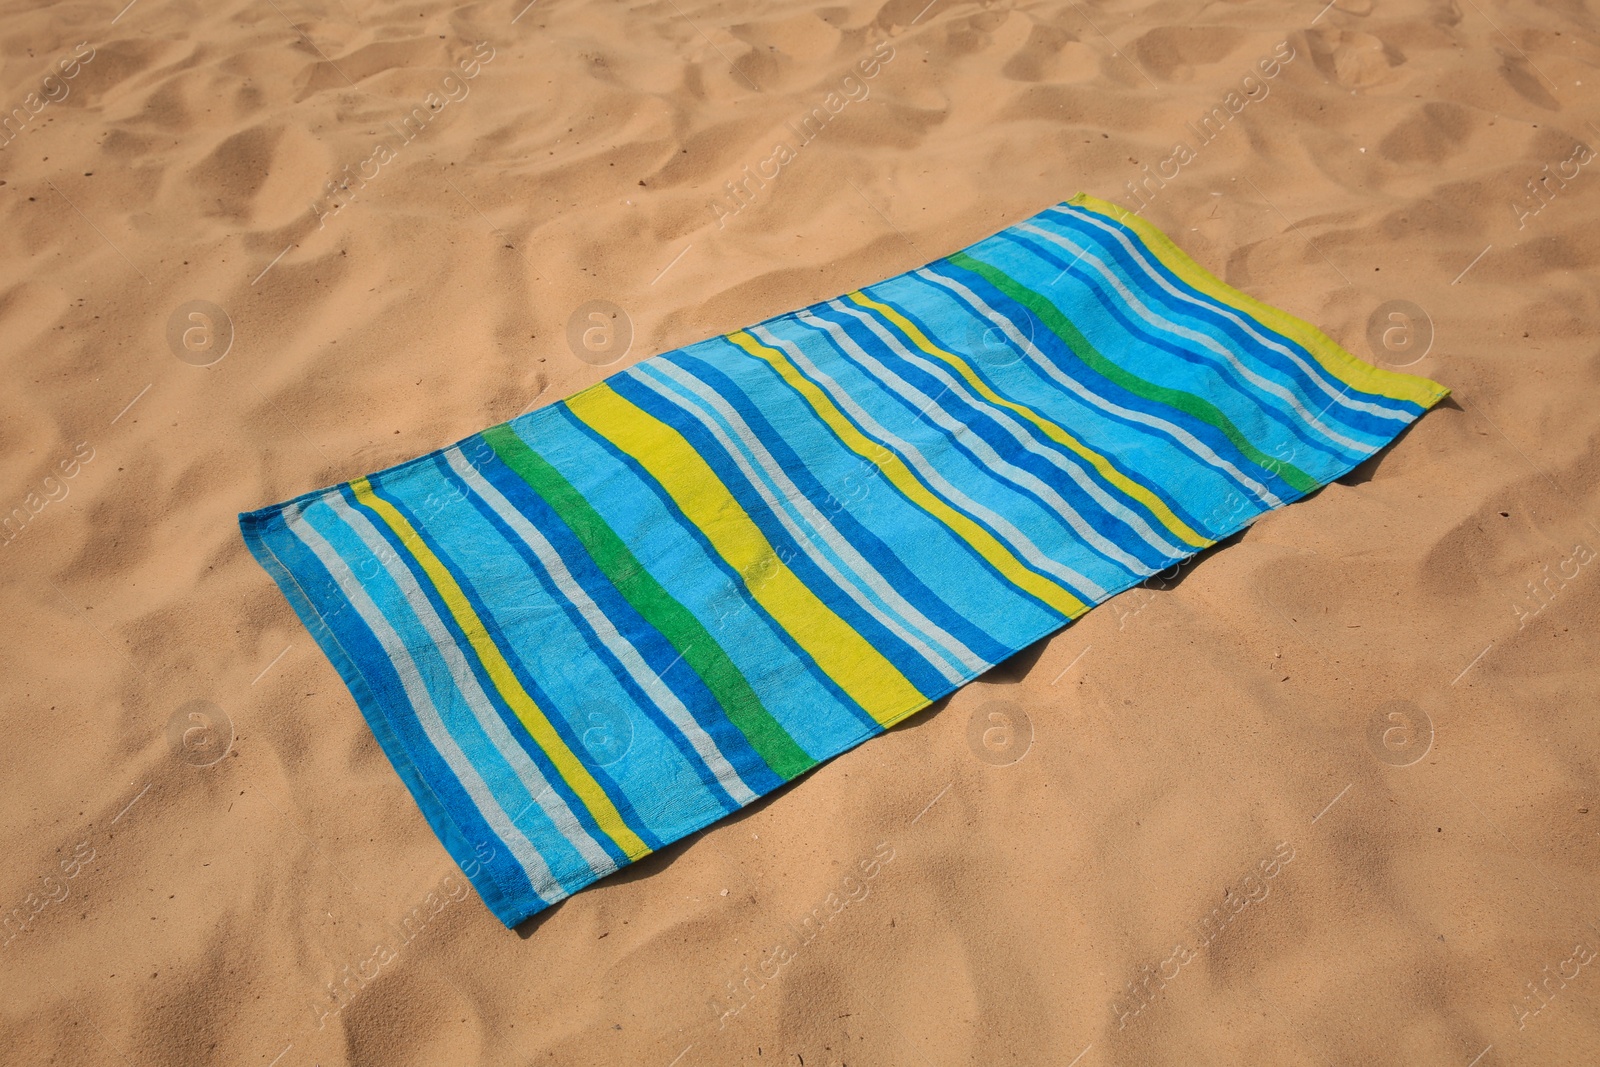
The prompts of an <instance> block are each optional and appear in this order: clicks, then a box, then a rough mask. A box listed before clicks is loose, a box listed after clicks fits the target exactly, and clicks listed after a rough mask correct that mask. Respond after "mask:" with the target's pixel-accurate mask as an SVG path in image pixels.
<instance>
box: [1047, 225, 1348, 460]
mask: <svg viewBox="0 0 1600 1067" xmlns="http://www.w3.org/2000/svg"><path fill="white" fill-rule="evenodd" d="M1018 229H1021V230H1026V231H1027V232H1028V233H1032V234H1037V235H1038V236H1040V237H1043V238H1044V239H1045V240H1046V241H1049V242H1050V243H1051V244H1053V245H1055V246H1056V247H1058V248H1064V249H1067V250H1068V251H1070V252H1076V253H1077V254H1078V256H1077V259H1076V260H1075V261H1074V262H1082V263H1088V264H1091V265H1093V266H1094V269H1095V273H1097V274H1099V275H1100V277H1102V278H1104V279H1105V280H1106V281H1107V282H1109V283H1111V285H1112V286H1113V287H1115V289H1116V290H1117V292H1118V293H1119V294H1120V295H1121V296H1122V297H1123V299H1124V302H1125V303H1126V304H1127V305H1128V306H1129V307H1131V308H1132V309H1133V310H1134V311H1135V312H1137V313H1138V315H1139V317H1140V318H1141V319H1144V321H1145V322H1148V323H1149V324H1150V325H1151V326H1154V327H1155V328H1156V329H1158V330H1164V331H1166V332H1169V333H1175V334H1177V335H1178V336H1179V337H1183V338H1186V339H1188V340H1190V341H1193V342H1195V343H1196V344H1198V345H1200V346H1202V347H1204V348H1208V349H1210V350H1211V351H1212V352H1215V353H1216V354H1217V355H1219V356H1221V357H1222V358H1223V359H1225V360H1227V361H1228V363H1229V364H1230V365H1231V366H1232V367H1233V368H1234V369H1235V370H1237V371H1238V372H1239V373H1240V374H1242V375H1243V376H1244V377H1245V379H1246V380H1247V381H1248V382H1250V384H1251V385H1254V386H1255V387H1256V388H1257V389H1260V390H1261V391H1263V392H1265V393H1270V394H1271V395H1272V396H1275V397H1277V398H1278V399H1279V400H1282V401H1283V402H1284V403H1286V404H1288V405H1289V406H1290V407H1291V408H1293V409H1294V410H1295V413H1296V414H1298V415H1299V416H1300V418H1301V420H1302V421H1303V422H1305V423H1306V424H1307V425H1310V426H1315V427H1316V428H1317V429H1318V430H1319V431H1320V432H1321V433H1322V436H1324V437H1326V438H1327V439H1328V440H1330V441H1334V442H1337V443H1338V444H1341V445H1343V446H1344V447H1346V448H1348V449H1350V450H1351V451H1353V452H1356V453H1358V454H1360V455H1368V454H1369V453H1371V452H1372V446H1371V445H1368V444H1364V443H1363V442H1361V441H1355V440H1352V439H1350V438H1348V437H1346V436H1345V435H1344V434H1342V433H1339V432H1338V431H1336V430H1334V429H1332V428H1330V427H1328V426H1327V425H1325V424H1324V423H1323V422H1322V420H1321V419H1319V418H1317V416H1315V415H1313V414H1312V413H1311V412H1310V411H1308V410H1307V409H1306V406H1305V405H1304V404H1302V403H1300V398H1299V397H1297V396H1295V395H1294V394H1293V393H1292V392H1290V391H1289V390H1288V389H1285V388H1284V387H1283V386H1281V385H1279V384H1278V383H1277V382H1274V381H1271V380H1269V379H1267V378H1263V377H1261V375H1259V374H1257V373H1256V372H1255V371H1253V370H1251V369H1250V368H1249V367H1247V366H1245V365H1244V363H1243V362H1242V361H1241V360H1240V359H1239V357H1238V356H1236V355H1234V354H1233V353H1232V352H1230V351H1228V350H1227V349H1226V348H1224V347H1223V346H1222V345H1220V344H1218V343H1217V341H1216V340H1215V339H1214V338H1212V337H1209V336H1207V335H1206V334H1203V333H1200V332H1199V331H1198V330H1191V329H1189V328H1188V327H1187V326H1180V325H1178V324H1177V323H1176V322H1173V321H1172V320H1171V319H1168V318H1166V317H1164V316H1162V315H1160V314H1157V313H1156V312H1154V311H1152V310H1151V309H1150V308H1149V307H1147V306H1146V305H1145V303H1144V301H1142V300H1140V299H1139V297H1138V295H1137V294H1135V293H1134V292H1133V291H1132V290H1131V289H1129V288H1128V287H1127V286H1126V285H1124V284H1123V282H1122V279H1121V278H1118V277H1117V276H1116V275H1115V274H1113V273H1112V271H1111V269H1110V268H1109V267H1107V266H1106V264H1105V263H1104V262H1103V261H1102V260H1101V259H1100V258H1099V257H1098V256H1096V255H1095V254H1094V253H1092V252H1090V251H1089V250H1088V249H1087V248H1081V247H1079V246H1078V245H1077V244H1076V243H1075V242H1073V241H1072V240H1071V239H1069V238H1066V237H1062V236H1060V235H1059V234H1054V233H1051V232H1050V231H1049V230H1042V229H1040V228H1039V227H1037V226H1034V225H1031V224H1029V223H1024V224H1023V225H1021V226H1019V227H1018ZM1241 392H1242V391H1241Z"/></svg>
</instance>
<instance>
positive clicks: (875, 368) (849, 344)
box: [796, 311, 1161, 576]
mask: <svg viewBox="0 0 1600 1067" xmlns="http://www.w3.org/2000/svg"><path fill="white" fill-rule="evenodd" d="M796 318H798V319H799V320H800V321H801V322H803V323H805V324H806V325H807V326H810V327H812V328H813V329H817V330H825V331H827V333H828V335H829V336H831V337H832V338H833V339H834V341H835V342H836V343H837V344H838V345H839V347H840V348H842V349H844V350H845V352H846V353H847V354H848V355H850V356H852V357H853V358H854V359H855V360H856V361H857V362H858V363H860V364H861V365H862V367H864V368H865V369H866V370H867V371H869V372H870V373H871V374H872V376H873V377H874V378H877V379H879V380H880V381H881V382H882V383H883V384H885V385H887V386H888V387H889V388H890V389H892V390H894V391H895V392H896V393H899V394H900V395H901V396H903V397H905V398H906V399H907V400H909V401H911V402H912V403H913V404H915V405H916V406H917V410H918V411H920V412H922V414H924V415H926V416H928V418H929V419H931V420H932V421H933V422H934V424H935V425H937V426H939V427H940V428H941V429H943V430H944V431H945V432H946V433H948V434H950V436H951V437H953V438H956V439H957V440H959V441H961V442H962V443H963V444H965V445H966V446H967V447H968V448H970V449H972V451H973V452H975V453H977V456H978V458H979V459H981V460H982V461H983V462H984V463H986V464H987V465H988V467H989V473H992V474H994V475H996V476H997V477H998V478H1000V479H1003V480H1004V481H1006V482H1009V483H1010V484H1011V485H1013V486H1017V487H1020V488H1024V489H1031V490H1032V491H1033V492H1034V493H1036V494H1038V495H1039V496H1041V497H1043V498H1044V501H1045V503H1046V504H1048V505H1049V507H1050V509H1051V510H1052V511H1054V512H1055V517H1056V518H1057V519H1064V520H1066V523H1067V525H1068V526H1070V527H1072V530H1073V532H1074V533H1076V534H1077V535H1078V536H1079V537H1080V538H1082V539H1083V540H1084V541H1087V542H1088V543H1089V544H1090V545H1092V546H1093V547H1094V549H1095V550H1096V551H1098V552H1099V553H1100V554H1101V555H1102V556H1105V557H1106V558H1107V559H1110V560H1112V561H1114V562H1115V563H1116V564H1117V565H1118V566H1120V567H1122V568H1123V569H1124V570H1127V571H1131V572H1132V573H1134V574H1137V575H1140V576H1143V575H1147V574H1154V573H1155V572H1156V571H1158V570H1160V569H1161V568H1159V567H1147V566H1146V565H1145V564H1143V563H1141V562H1139V560H1137V559H1135V558H1134V557H1133V556H1130V555H1129V554H1128V553H1127V552H1126V551H1124V550H1123V549H1122V548H1121V547H1120V546H1118V545H1116V544H1114V543H1113V542H1111V541H1109V540H1107V539H1106V537H1105V535H1104V534H1102V533H1101V532H1100V531H1099V530H1096V529H1095V528H1094V527H1093V526H1091V525H1089V523H1088V522H1086V521H1085V520H1084V518H1083V516H1082V515H1080V514H1079V513H1078V511H1077V509H1076V508H1074V507H1073V506H1072V505H1071V504H1068V503H1067V502H1066V500H1065V499H1063V498H1062V496H1061V494H1060V493H1058V492H1056V491H1055V489H1054V488H1053V487H1052V486H1050V485H1047V484H1046V483H1045V482H1044V481H1043V480H1041V479H1040V478H1039V477H1038V476H1037V475H1035V474H1033V473H1032V472H1030V471H1025V470H1023V469H1022V468H1021V467H1018V466H1016V465H1015V464H1012V463H1009V462H1007V461H1006V460H1005V459H1004V458H1002V457H1001V455H1000V453H998V452H996V451H995V450H994V448H993V447H992V446H991V445H990V444H989V443H988V442H987V441H985V440H984V439H983V438H981V437H979V436H978V435H977V433H976V432H974V431H973V429H972V428H971V427H970V426H968V425H967V424H966V423H964V422H962V421H961V420H960V419H957V418H955V417H953V416H952V415H951V414H950V413H949V412H948V411H946V410H945V409H944V408H942V407H940V406H939V404H938V402H937V400H938V398H937V397H930V396H928V395H927V394H926V393H924V392H923V391H922V390H920V389H918V388H917V387H916V386H914V385H911V384H910V383H909V382H907V381H906V380H905V379H904V378H901V377H900V376H899V375H898V374H896V373H895V372H894V371H892V370H890V369H889V368H888V367H886V366H884V365H883V363H881V362H880V361H878V360H877V359H874V358H873V357H872V356H871V355H869V354H868V353H867V351H866V349H864V348H862V347H861V346H860V345H858V344H856V343H855V341H854V340H853V339H852V338H851V337H850V335H849V334H847V333H845V331H844V327H842V326H840V325H839V324H838V323H836V322H830V321H828V320H827V319H819V318H817V317H816V316H815V315H813V314H811V313H810V312H809V311H801V312H799V313H798V314H797V315H796Z"/></svg>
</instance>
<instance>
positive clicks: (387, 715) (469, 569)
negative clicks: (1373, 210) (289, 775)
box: [240, 195, 1446, 925]
mask: <svg viewBox="0 0 1600 1067" xmlns="http://www.w3.org/2000/svg"><path fill="white" fill-rule="evenodd" d="M1445 393H1446V390H1445V389H1444V388H1443V387H1441V386H1439V385H1437V384H1435V383H1433V382H1430V381H1427V380H1425V379H1421V378H1416V377H1412V376H1410V375H1405V374H1397V373H1393V372H1390V371H1385V370H1381V369H1378V368H1376V367H1373V366H1371V365H1369V364H1366V363H1363V362H1361V361H1359V360H1357V359H1355V358H1354V357H1352V356H1350V355H1349V354H1348V353H1346V352H1345V351H1344V350H1343V349H1341V348H1340V347H1339V346H1338V345H1337V344H1335V343H1334V342H1333V341H1332V340H1330V339H1329V338H1328V337H1327V336H1325V335H1324V334H1322V333H1321V332H1319V331H1318V330H1316V329H1315V328H1313V327H1311V326H1309V325H1307V324H1306V323H1304V322H1301V321H1300V320H1298V319H1295V318H1293V317H1291V316H1289V315H1287V314H1284V313H1283V312H1281V311H1278V310H1275V309H1273V308H1270V307H1268V306H1266V305H1264V304H1261V303H1260V302H1258V301H1256V300H1253V299H1251V298H1250V297H1248V296H1246V295H1244V294H1243V293H1240V292H1238V291H1236V290H1234V289H1231V288H1229V287H1228V286H1226V285H1224V284H1222V283H1221V282H1219V281H1218V280H1217V279H1216V278H1214V277H1212V276H1211V275H1210V274H1208V273H1207V272H1206V271H1205V270H1203V269H1202V268H1201V267H1199V266H1198V265H1197V264H1195V263H1194V262H1193V261H1192V260H1190V259H1189V258H1188V257H1187V256H1185V255H1184V254H1183V253H1182V252H1180V251H1179V250H1178V249H1177V248H1176V247H1175V246H1174V245H1173V244H1172V243H1171V242H1170V241H1168V240H1167V239H1166V238H1165V237H1163V236H1162V235H1161V234H1160V233H1159V232H1157V231H1156V230H1155V229H1154V228H1153V227H1151V226H1150V225H1149V224H1148V223H1146V222H1144V221H1143V220H1141V219H1139V218H1138V217H1137V216H1133V215H1130V214H1127V213H1126V212H1123V211H1122V210H1120V209H1118V208H1117V207H1115V206H1114V205H1111V204H1108V203H1105V202H1102V201H1099V200H1095V199H1093V198H1090V197H1087V196H1081V195H1080V196H1078V197H1076V198H1074V199H1073V200H1071V201H1068V202H1067V203H1064V204H1061V205H1059V206H1057V207H1054V208H1050V209H1048V210H1046V211H1043V212H1041V213H1040V214H1038V215H1036V216H1034V217H1033V218H1030V219H1028V220H1026V221H1024V222H1020V223H1018V224H1016V225H1014V226H1011V227H1008V228H1007V229H1005V230H1002V231H1001V232H999V233H997V234H995V235H994V236H992V237H989V238H987V239H985V240H983V241H979V242H978V243H977V244H975V245H972V246H971V247H969V248H967V249H965V250H964V251H961V252H957V253H955V254H954V255H951V256H948V257H946V258H944V259H940V260H938V261H936V262H934V263H931V264H929V265H927V266H925V267H922V268H921V269H918V270H914V271H910V272H908V273H906V274H902V275H900V276H898V277H895V278H891V279H889V280H888V281H885V282H882V283H880V284H877V285H872V286H869V287H867V288H865V289H862V290H860V291H857V292H853V293H850V294H848V295H846V296H842V297H840V298H838V299H836V300H829V301H826V302H823V303H819V304H815V305H813V306H811V307H808V308H806V309H804V310H802V311H797V312H794V313H792V314H788V315H782V316H780V317H778V318H774V319H770V320H768V321H766V322H763V323H761V324H760V325H757V326H752V327H750V328H749V329H746V330H739V331H737V332H735V333H731V334H728V335H726V336H723V337H717V338H714V339H711V340H707V341H702V342H700V343H698V344H693V345H689V346H688V347H685V348H681V349H678V350H676V351H672V352H667V353H664V354H662V355H658V356H655V357H653V358H651V359H647V360H645V361H643V362H641V363H639V364H637V365H635V366H633V367H630V368H628V369H627V370H624V371H621V372H619V373H617V374H615V375H613V376H612V377H610V378H608V379H606V380H605V381H604V382H601V383H599V384H597V385H594V386H592V387H590V388H587V389H585V390H583V391H582V392H580V393H578V394H576V395H574V396H572V397H570V398H568V399H567V400H564V401H561V402H559V403H555V404H551V405H550V406H548V407H545V408H543V409H541V410H538V411H535V412H532V413H530V414H527V415H523V416H521V417H520V418H517V419H513V420H512V421H511V422H508V423H505V424H503V425H500V426H496V427H494V428H492V429H489V430H485V431H484V432H482V433H480V434H476V435H474V436H472V437H470V438H468V439H466V440H464V441H461V442H459V443H457V444H454V445H451V446H450V447H448V448H444V449H441V450H439V451H437V452H433V453H430V454H428V455H425V456H422V457H420V458H418V459H414V460H411V461H410V462H407V463H402V464H400V465H399V466H396V467H392V468H390V469H389V470H385V471H383V472H381V473H378V474H373V475H370V476H368V477H365V478H357V479H355V480H353V481H350V482H347V483H345V484H342V485H337V486H334V487H332V488H329V489H323V490H320V491H318V492H314V493H308V494H306V495H304V496H301V497H297V498H296V499H294V500H291V501H288V502H286V503H283V504H279V505H276V506H274V507H269V508H265V509H263V510H260V511H254V512H250V513H248V514H245V515H242V516H240V525H241V528H242V530H243V532H244V538H245V541H246V543H247V544H248V545H249V547H250V550H251V552H252V553H254V555H255V557H256V558H257V559H258V560H259V561H260V562H261V564H262V566H263V567H265V568H266V569H267V571H268V572H269V573H270V574H271V575H272V577H273V578H274V579H275V580H276V581H277V583H278V585H279V586H280V587H281V588H282V590H283V592H284V595H285V596H286V597H287V598H288V599H289V601H290V602H291V603H292V604H293V605H294V608H295V610H296V611H297V612H298V613H299V615H300V618H301V619H302V621H303V622H304V623H305V625H306V626H307V627H308V628H309V629H310V630H311V632H312V634H314V635H315V637H316V639H317V641H318V642H319V643H320V644H321V646H322V648H323V651H324V652H326V654H327V655H328V658H329V659H330V660H332V661H333V663H334V665H335V666H336V667H337V668H338V670H339V673H340V674H341V675H342V676H343V678H344V681H345V683H346V684H347V685H348V686H349V688H350V692H351V693H352V694H353V695H354V696H355V699H356V702H357V703H358V704H359V705H360V707H361V710H362V712H363V713H364V714H365V716H366V719H367V721H368V723H369V724H370V725H371V728H372V731H373V733H374V734H375V735H376V737H377V740H378V742H379V743H380V744H381V745H382V747H383V749H384V751H385V752H386V753H387V755H388V757H389V759H390V760H391V761H392V762H393V764H394V767H395V769H396V770H397V771H398V772H399V774H400V776H401V778H402V779H404V781H405V784H406V786H407V787H408V788H409V789H410V790H411V793H412V796H413V797H415V799H416V802H417V805H418V806H419V807H420V808H421V809H422V812H423V814H424V816H426V818H427V819H428V821H429V823H430V824H431V825H432V827H433V829H434V831H435V833H437V834H438V836H439V839H440V841H441V842H443V844H444V846H445V848H446V849H448V850H449V852H450V854H451V856H452V857H454V858H455V860H456V861H457V862H458V863H459V864H461V866H462V868H463V870H464V871H465V872H466V873H467V875H468V877H469V878H470V879H471V881H472V883H473V884H474V886H475V887H476V888H477V890H478V892H479V893H480V894H481V896H482V897H483V899H484V901H485V903H487V904H488V906H489V908H490V909H491V910H492V911H493V912H494V914H495V915H496V916H498V917H499V918H500V919H501V920H502V921H503V922H505V923H506V924H507V925H512V924H515V923H518V922H520V921H522V920H523V919H525V918H527V917H528V916H530V915H532V914H534V913H536V912H538V911H540V910H542V909H544V908H546V907H548V906H549V905H551V904H553V903H555V902H556V901H558V900H561V899H562V898H564V897H566V896H568V895H570V894H572V893H573V892H575V891H577V890H578V889H580V888H582V887H583V886H586V885H588V884H590V883H591V882H593V881H595V880H596V879H598V878H601V877H603V876H605V875H606V874H609V873H611V872H612V871H615V870H617V869H618V868H620V867H622V866H624V865H625V864H627V863H629V862H631V861H633V860H636V859H638V858H640V857H641V856H645V855H647V854H649V853H650V852H652V851H653V850H656V849H659V848H661V847H662V846H664V845H666V844H667V843H669V842H671V841H674V840H676V839H678V838H681V837H683V836H685V835H687V834H690V833H693V832H694V831H696V830H698V829H700V828H702V827H704V826H707V825H709V824H711V823H714V822H716V821H717V820H718V819H720V818H722V817H724V816H726V815H728V814H729V813H730V812H733V811H736V810H737V809H738V808H740V807H742V806H743V805H746V804H748V803H750V802H751V801H753V800H754V799H756V798H757V797H759V796H762V795H763V794H765V793H769V792H771V791H772V790H774V789H776V788H778V787H779V786H781V785H783V784H784V783H785V782H788V781H790V780H792V779H794V778H795V777H797V776H798V775H801V774H804V773H805V772H806V771H807V770H809V769H810V768H812V767H815V766H816V765H817V764H818V763H820V762H821V761H823V760H826V759H829V758H830V757H832V756H836V755H838V754H839V753H841V752H843V751H845V750H846V749H849V748H851V747H852V746H854V745H856V744H858V743H860V742H861V741H863V740H865V739H867V738H869V737H872V736H873V735H875V734H879V733H882V732H883V731H884V730H885V729H886V728H887V727H889V726H891V725H893V724H894V723H896V722H899V721H900V720H902V719H904V718H905V717H907V716H908V715H911V714H914V713H915V712H917V711H918V710H920V709H922V708H924V707H927V706H928V704H930V703H931V702H933V701H934V700H936V699H938V698H939V697H942V696H944V695H945V694H948V693H950V692H951V691H952V690H954V689H956V688H958V687H959V686H961V685H962V684H963V683H965V682H967V681H969V680H970V679H972V678H975V677H977V676H978V675H979V674H981V673H983V672H984V671H985V670H987V669H988V668H990V667H992V666H994V665H995V664H996V663H999V662H1000V661H1001V660H1003V659H1005V658H1006V657H1007V656H1010V655H1011V654H1013V653H1014V652H1017V651H1018V650H1020V649H1022V648H1024V647H1025V646H1027V645H1029V644H1030V643H1032V642H1034V641H1036V640H1038V639H1039V638H1040V637H1042V636H1044V635H1046V634H1049V633H1051V632H1052V631H1054V630H1056V629H1058V628H1060V627H1062V626H1063V625H1065V624H1066V623H1067V622H1069V621H1070V620H1072V619H1075V618H1077V617H1078V616H1080V615H1082V614H1083V613H1084V612H1086V611H1088V610H1089V608H1090V607H1091V606H1093V605H1095V604H1097V603H1099V602H1101V601H1103V600H1105V599H1106V598H1108V597H1110V596H1112V595H1113V594H1115V593H1117V592H1118V591H1120V590H1123V589H1126V588H1128V587H1129V586H1132V585H1134V584H1136V583H1138V582H1140V581H1142V580H1143V579H1145V578H1146V577H1147V576H1149V575H1151V574H1153V573H1154V572H1156V571H1158V570H1161V569H1164V568H1166V567H1169V566H1171V565H1172V564H1173V563H1175V562H1177V561H1179V560H1181V559H1183V558H1185V557H1187V556H1190V555H1192V554H1194V553H1196V552H1198V551H1200V550H1201V549H1203V548H1205V547H1206V546H1208V545H1211V544H1213V543H1214V542H1216V541H1217V540H1219V539H1221V538H1223V537H1226V536H1228V535H1229V534H1231V533H1233V532H1235V531H1237V530H1239V529H1241V528H1243V527H1244V526H1246V525H1248V524H1249V523H1250V522H1251V521H1252V520H1253V519H1254V518H1256V517H1257V516H1259V515H1260V514H1261V513H1263V512H1265V511H1267V510H1269V509H1272V508H1276V507H1280V506H1282V505H1283V504H1286V503H1288V502H1290V501H1293V500H1296V499H1298V498H1300V497H1302V496H1304V495H1306V494H1307V493H1309V492H1311V491H1313V490H1315V489H1316V488H1318V487H1319V486H1321V485H1324V484H1326V483H1327V482H1328V481H1330V480H1332V479H1334V478H1337V477H1339V476H1340V475H1343V474H1345V473H1346V472H1348V471H1349V470H1350V469H1351V468H1352V467H1354V466H1355V465H1356V464H1358V463H1360V462H1361V461H1362V460H1364V459H1366V458H1368V457H1369V456H1371V455H1373V454H1374V453H1375V452H1377V451H1378V450H1379V449H1380V448H1382V447H1383V446H1384V445H1385V444H1387V443H1388V442H1389V441H1390V440H1392V439H1393V438H1394V437H1395V435H1396V434H1398V433H1399V432H1400V431H1401V429H1402V428H1404V427H1405V426H1406V425H1407V424H1408V423H1410V422H1411V421H1412V420H1413V419H1416V418H1417V417H1418V416H1419V415H1421V414H1422V412H1424V411H1425V410H1427V409H1428V408H1429V407H1430V406H1432V405H1433V404H1434V403H1435V402H1436V401H1438V400H1439V399H1440V398H1441V397H1443V396H1444V395H1445Z"/></svg>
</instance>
